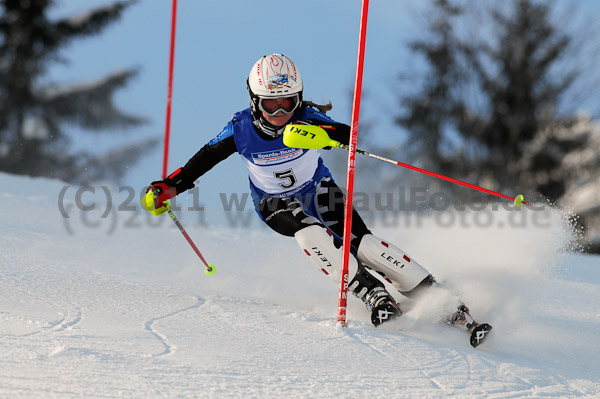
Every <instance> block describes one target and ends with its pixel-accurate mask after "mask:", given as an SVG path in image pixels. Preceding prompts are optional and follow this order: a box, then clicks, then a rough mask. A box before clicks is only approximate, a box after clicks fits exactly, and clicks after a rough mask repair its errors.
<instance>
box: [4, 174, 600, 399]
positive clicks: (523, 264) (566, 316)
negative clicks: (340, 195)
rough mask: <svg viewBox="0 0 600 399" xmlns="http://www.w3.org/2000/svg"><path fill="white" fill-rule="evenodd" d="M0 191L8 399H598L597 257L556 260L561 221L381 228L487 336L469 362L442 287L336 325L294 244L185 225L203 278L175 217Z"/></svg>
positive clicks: (25, 183)
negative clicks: (450, 323) (388, 315)
mask: <svg viewBox="0 0 600 399" xmlns="http://www.w3.org/2000/svg"><path fill="white" fill-rule="evenodd" d="M0 187H1V190H2V191H1V192H0V198H1V203H2V206H1V207H0V220H1V223H2V229H0V348H1V349H0V397H10V398H33V397H57V398H71V397H73V398H76V397H77V398H81V397H85V398H96V397H97V398H107V397H110V398H113V397H139V398H142V397H143V398H147V397H215V398H242V397H243V398H282V397H292V398H296V397H304V398H333V397H335V398H338V397H340V398H366V397H369V398H371V397H373V398H467V397H468V398H599V397H600V350H599V349H598V345H599V337H600V332H599V331H600V258H599V257H594V256H585V255H578V254H574V253H572V252H568V251H566V249H568V246H569V242H570V240H571V233H570V231H569V228H568V226H567V225H565V223H564V222H563V220H562V216H561V214H560V213H559V212H558V211H555V210H550V209H546V210H544V211H537V212H534V211H529V210H524V211H522V212H523V213H515V212H514V211H512V212H511V211H506V210H497V211H495V212H491V213H490V214H489V215H487V216H485V215H482V214H478V213H476V212H474V211H470V212H463V213H460V214H457V213H456V212H455V213H452V212H450V211H447V212H445V213H440V214H437V215H430V216H422V218H421V219H419V220H416V219H415V220H413V221H412V222H411V223H398V221H396V222H395V223H387V227H385V224H379V225H378V226H375V227H374V228H373V230H374V233H375V234H377V235H379V236H382V237H385V238H386V239H387V240H389V241H391V242H393V243H395V244H396V245H398V246H400V247H401V248H403V249H404V250H406V251H407V252H408V253H409V254H410V255H411V256H412V257H413V258H415V259H417V260H418V261H420V262H421V263H422V264H424V265H426V266H427V267H428V268H429V270H430V271H432V272H433V273H434V274H435V275H436V276H437V278H438V280H440V281H443V282H444V284H445V286H446V287H448V289H452V290H453V291H455V292H457V293H458V294H459V295H460V296H461V298H462V299H463V300H464V301H465V302H466V303H467V304H468V305H469V307H470V308H471V311H472V314H473V316H474V317H475V318H476V319H479V320H480V321H486V322H489V323H491V324H493V325H494V331H493V333H492V334H493V335H491V336H490V339H489V341H488V342H486V343H485V344H484V345H482V346H480V347H479V348H478V349H473V348H472V347H471V346H470V345H469V343H468V336H467V334H466V333H465V332H463V331H460V330H458V329H454V328H451V327H446V326H442V325H440V324H438V323H437V319H438V318H439V317H441V313H440V311H439V310H438V309H439V308H440V307H442V305H443V301H444V298H445V297H446V295H447V294H446V291H445V290H439V291H436V293H434V294H432V295H431V297H430V298H428V299H427V300H421V301H420V302H417V303H410V302H407V300H406V298H403V297H402V296H400V295H398V297H397V299H398V301H399V302H400V303H401V306H402V307H403V308H404V309H405V314H404V315H403V316H402V318H401V319H400V320H399V321H398V322H396V323H395V324H394V325H390V326H388V327H387V328H385V329H375V328H373V327H372V326H371V325H370V324H369V314H368V313H367V311H366V309H364V308H363V306H362V304H361V303H360V302H359V301H358V300H356V299H355V298H351V300H350V303H349V307H350V308H349V326H348V328H346V329H342V328H336V305H337V286H336V285H335V284H333V283H332V282H331V281H329V279H328V278H326V277H325V276H324V275H323V274H322V273H321V272H319V271H318V270H317V269H316V268H315V267H314V266H312V264H310V263H309V261H308V260H307V259H306V257H305V255H304V254H303V253H302V252H301V251H300V250H299V248H298V247H297V245H296V243H295V241H294V240H293V239H290V238H285V237H280V236H277V235H276V234H274V233H271V232H270V231H267V230H265V229H260V228H254V229H241V228H234V227H231V226H227V225H226V224H223V225H221V226H217V225H213V226H210V227H206V226H204V227H198V226H197V223H195V222H194V220H195V219H194V218H193V215H192V217H189V215H186V214H183V216H185V218H183V217H182V222H183V223H184V225H185V226H186V227H187V229H188V232H189V233H190V235H191V236H192V238H193V239H194V240H195V241H196V243H197V244H198V246H199V247H200V249H201V251H202V252H203V253H204V255H205V257H206V258H207V259H208V260H209V261H211V262H213V263H215V264H216V265H217V273H216V274H215V275H214V276H211V277H208V276H206V275H205V274H204V273H203V270H202V265H201V263H200V262H199V260H198V258H197V257H196V255H195V254H194V253H193V252H192V250H191V249H190V247H189V246H188V244H187V242H186V241H185V240H184V238H183V237H182V235H181V234H180V232H179V231H178V230H177V229H176V227H175V226H174V224H173V223H172V222H171V221H170V220H169V218H168V216H166V215H163V216H161V217H160V218H155V219H150V218H149V217H148V218H147V217H146V215H145V214H143V213H142V212H140V211H139V209H138V211H137V212H134V211H132V210H131V209H132V208H127V207H128V206H131V207H135V206H136V205H137V199H136V200H135V201H131V203H124V202H123V201H122V198H124V197H125V198H126V197H127V195H128V193H127V192H126V191H124V192H123V193H121V197H119V198H120V199H119V200H118V201H117V200H114V201H113V209H112V210H111V211H110V212H108V213H107V214H106V215H104V211H105V210H106V199H105V197H104V196H105V195H106V193H105V192H103V190H102V189H101V188H100V187H97V188H96V191H95V193H92V192H91V191H87V192H83V191H80V194H82V195H81V198H80V201H77V200H76V191H77V190H76V188H73V187H71V188H67V190H66V191H65V190H64V184H63V183H61V182H57V181H51V180H40V179H31V178H24V177H14V176H9V175H5V174H0ZM113 191H116V192H117V194H118V189H115V190H113ZM61 193H62V194H64V196H62V197H63V198H62V199H61ZM113 194H114V193H113ZM115 198H116V196H115ZM77 203H79V205H77ZM94 203H96V205H97V206H96V209H95V210H88V211H83V210H81V209H80V208H83V206H89V207H90V208H91V206H92V204H94ZM117 206H121V209H120V210H115V208H116V207H117ZM138 208H139V207H138ZM61 209H62V211H63V212H64V213H65V215H68V216H69V218H64V217H63V215H62V214H61ZM490 215H491V216H490ZM102 216H106V217H104V218H102ZM458 216H460V217H461V218H462V219H460V220H459V219H458V218H457V217H458ZM484 216H485V218H486V221H485V223H483V222H482V220H483V219H481V218H483V217H484ZM240 217H241V216H240ZM453 218H455V219H453ZM477 218H479V221H478V222H477V223H475V221H477V220H478V219H477ZM489 218H492V219H491V220H492V221H493V223H488V222H489V221H490V219H489ZM160 220H162V221H160ZM469 221H471V223H469ZM515 221H518V223H517V222H515ZM417 222H418V223H417ZM474 224H476V225H479V226H482V227H475V225H474ZM483 225H485V226H483Z"/></svg>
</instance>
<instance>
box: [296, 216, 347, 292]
mask: <svg viewBox="0 0 600 399" xmlns="http://www.w3.org/2000/svg"><path fill="white" fill-rule="evenodd" d="M294 237H295V238H296V241H297V242H298V245H300V248H302V250H303V251H304V253H305V254H306V255H308V257H309V258H310V261H311V262H312V263H313V264H314V265H315V266H317V268H318V269H319V270H321V271H322V272H323V273H325V274H326V275H328V276H329V277H330V278H331V279H332V280H334V281H335V282H336V283H338V284H339V282H340V274H341V270H342V248H341V247H339V248H337V247H336V246H335V243H334V240H335V239H334V238H333V236H332V235H331V234H329V232H328V231H327V229H326V228H325V227H323V226H321V225H312V226H308V227H305V228H303V229H301V230H299V231H298V232H296V234H294ZM357 271H358V262H357V260H356V258H355V257H354V256H353V255H352V254H350V258H349V259H348V276H349V278H350V279H352V277H353V276H354V275H356V272H357Z"/></svg>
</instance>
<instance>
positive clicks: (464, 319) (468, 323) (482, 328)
mask: <svg viewBox="0 0 600 399" xmlns="http://www.w3.org/2000/svg"><path fill="white" fill-rule="evenodd" d="M447 323H448V324H450V325H453V326H463V327H464V328H466V329H467V331H468V332H470V333H471V346H472V347H473V348H476V347H477V346H479V345H480V344H481V343H483V341H485V339H486V338H487V334H488V333H489V332H490V331H492V326H491V325H489V324H487V323H482V324H479V323H477V322H476V321H475V320H474V319H473V317H471V314H470V313H469V308H468V307H467V306H466V305H465V304H460V305H459V306H458V310H457V311H456V312H455V313H454V314H452V315H451V316H450V317H449V318H448V320H447Z"/></svg>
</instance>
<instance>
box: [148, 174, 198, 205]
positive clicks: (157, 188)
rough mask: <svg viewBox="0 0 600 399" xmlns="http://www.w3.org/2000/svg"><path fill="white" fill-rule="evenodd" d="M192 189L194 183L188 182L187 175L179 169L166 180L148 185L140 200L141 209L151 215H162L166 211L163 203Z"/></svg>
mask: <svg viewBox="0 0 600 399" xmlns="http://www.w3.org/2000/svg"><path fill="white" fill-rule="evenodd" d="M192 187H194V183H192V182H190V179H189V178H188V175H187V173H185V171H184V170H183V169H181V168H179V169H177V170H176V171H175V172H173V173H171V174H170V175H169V177H167V178H166V179H164V180H159V181H153V182H152V183H150V186H149V187H148V189H147V190H146V195H145V196H144V198H142V207H143V208H144V209H145V210H147V211H148V212H150V213H151V214H153V215H156V216H158V215H162V214H163V213H165V212H166V211H167V207H166V206H165V201H167V200H169V199H171V198H173V197H175V196H176V195H177V194H180V193H182V192H184V191H186V190H188V189H190V188H192Z"/></svg>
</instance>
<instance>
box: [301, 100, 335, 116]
mask: <svg viewBox="0 0 600 399" xmlns="http://www.w3.org/2000/svg"><path fill="white" fill-rule="evenodd" d="M302 106H303V107H315V108H316V109H318V110H319V112H322V113H324V114H326V113H327V112H329V111H331V109H332V108H333V104H332V103H331V100H329V103H327V104H325V105H321V104H315V103H313V102H312V101H302Z"/></svg>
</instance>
